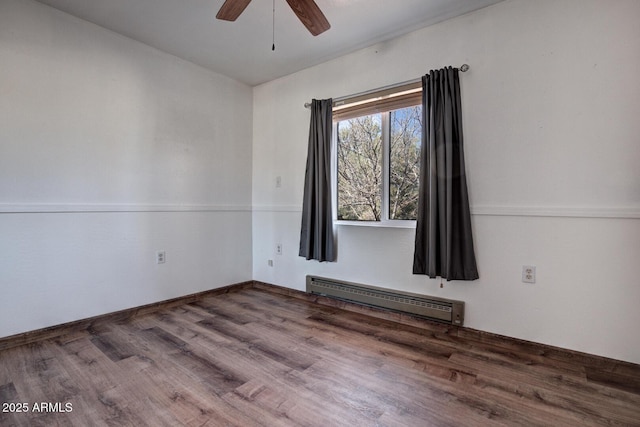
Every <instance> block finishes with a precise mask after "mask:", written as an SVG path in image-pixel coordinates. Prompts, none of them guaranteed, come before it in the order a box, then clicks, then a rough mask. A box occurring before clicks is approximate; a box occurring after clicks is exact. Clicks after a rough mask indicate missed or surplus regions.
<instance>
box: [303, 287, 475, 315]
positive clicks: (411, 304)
mask: <svg viewBox="0 0 640 427" xmlns="http://www.w3.org/2000/svg"><path fill="white" fill-rule="evenodd" d="M307 292H308V293H311V294H316V295H321V296H326V297H330V298H336V299H339V300H343V301H348V302H351V303H356V304H360V305H366V306H370V307H377V308H384V309H387V310H391V311H396V312H401V313H408V314H411V315H413V316H418V317H422V318H426V319H429V320H435V321H438V322H444V323H449V324H452V325H457V326H462V324H463V323H464V302H463V301H455V300H450V299H444V298H436V297H430V296H423V295H417V294H412V293H408V292H398V291H395V290H391V289H384V288H378V287H375V286H369V285H361V284H358V283H351V282H345V281H342V280H334V279H327V278H324V277H317V276H307Z"/></svg>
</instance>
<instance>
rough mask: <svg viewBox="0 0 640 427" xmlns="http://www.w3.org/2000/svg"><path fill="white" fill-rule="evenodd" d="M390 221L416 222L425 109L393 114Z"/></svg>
mask: <svg viewBox="0 0 640 427" xmlns="http://www.w3.org/2000/svg"><path fill="white" fill-rule="evenodd" d="M389 121H390V141H389V149H390V159H389V219H403V220H415V219H416V217H417V214H418V189H419V181H418V178H419V176H420V147H421V140H422V106H420V105H418V106H415V107H408V108H402V109H400V110H395V111H392V112H391V117H390V120H389Z"/></svg>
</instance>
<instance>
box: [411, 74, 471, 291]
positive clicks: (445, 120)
mask: <svg viewBox="0 0 640 427" xmlns="http://www.w3.org/2000/svg"><path fill="white" fill-rule="evenodd" d="M422 123H423V126H422V152H421V166H420V194H419V200H418V217H417V222H416V238H415V252H414V259H413V273H414V274H425V275H428V276H429V277H431V278H436V277H438V276H440V277H441V278H443V279H447V280H448V281H449V280H475V279H477V278H478V277H479V276H478V268H477V265H476V258H475V252H474V249H473V236H472V232H471V213H470V211H469V195H468V191H467V181H466V174H465V167H464V152H463V138H462V102H461V97H460V81H459V77H458V70H457V69H455V68H452V67H447V68H444V69H441V70H435V71H431V72H430V73H429V74H427V75H425V76H423V78H422Z"/></svg>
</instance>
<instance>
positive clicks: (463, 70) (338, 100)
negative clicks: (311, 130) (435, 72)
mask: <svg viewBox="0 0 640 427" xmlns="http://www.w3.org/2000/svg"><path fill="white" fill-rule="evenodd" d="M468 70H469V65H467V64H462V65H461V66H460V71H462V72H463V73H466V72H467V71H468ZM421 80H422V77H419V78H417V79H413V80H407V81H406V82H402V83H396V84H392V85H389V86H384V87H379V88H377V89H373V90H367V91H364V92H360V93H354V94H353V95H347V96H341V97H339V98H333V102H340V101H344V100H345V99H349V98H355V97H356V96H362V95H368V94H370V93H373V92H379V91H381V90H386V89H393V88H394V87H399V86H404V85H407V84H411V83H417V82H419V81H421ZM309 107H311V103H310V102H305V103H304V108H309Z"/></svg>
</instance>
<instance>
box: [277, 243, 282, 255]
mask: <svg viewBox="0 0 640 427" xmlns="http://www.w3.org/2000/svg"><path fill="white" fill-rule="evenodd" d="M276 254H277V255H282V243H277V244H276Z"/></svg>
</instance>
